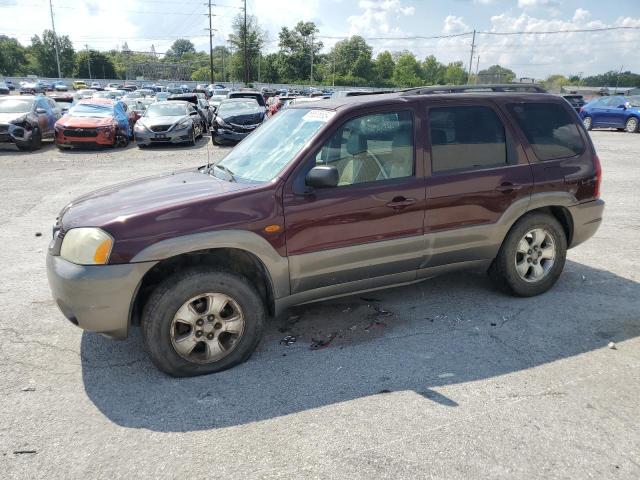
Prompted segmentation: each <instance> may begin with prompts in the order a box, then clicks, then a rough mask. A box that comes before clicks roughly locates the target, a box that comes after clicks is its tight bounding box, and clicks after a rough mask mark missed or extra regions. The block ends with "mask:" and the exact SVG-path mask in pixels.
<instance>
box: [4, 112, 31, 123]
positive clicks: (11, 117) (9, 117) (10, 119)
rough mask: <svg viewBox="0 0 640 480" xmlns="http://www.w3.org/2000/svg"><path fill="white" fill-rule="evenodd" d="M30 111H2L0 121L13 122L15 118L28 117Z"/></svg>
mask: <svg viewBox="0 0 640 480" xmlns="http://www.w3.org/2000/svg"><path fill="white" fill-rule="evenodd" d="M28 115H29V114H28V113H0V123H11V122H13V121H14V120H18V119H22V118H26V117H27V116H28Z"/></svg>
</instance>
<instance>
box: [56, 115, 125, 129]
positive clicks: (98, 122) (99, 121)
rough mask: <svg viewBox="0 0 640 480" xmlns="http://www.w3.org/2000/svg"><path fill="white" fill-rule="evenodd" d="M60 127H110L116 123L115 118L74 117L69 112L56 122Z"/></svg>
mask: <svg viewBox="0 0 640 480" xmlns="http://www.w3.org/2000/svg"><path fill="white" fill-rule="evenodd" d="M56 124H57V126H59V127H74V128H95V127H108V126H111V125H115V124H116V121H115V119H114V118H111V117H106V118H98V117H74V116H73V115H72V114H69V113H68V114H67V115H65V116H64V117H62V118H61V119H60V120H58V121H57V122H56Z"/></svg>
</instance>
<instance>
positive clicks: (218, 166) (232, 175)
mask: <svg viewBox="0 0 640 480" xmlns="http://www.w3.org/2000/svg"><path fill="white" fill-rule="evenodd" d="M213 168H219V169H220V170H222V171H223V172H225V173H226V174H227V175H229V177H230V178H231V181H232V182H237V180H236V177H235V176H234V173H233V172H232V171H231V170H229V169H228V168H227V167H225V166H224V165H218V164H216V165H214V166H213Z"/></svg>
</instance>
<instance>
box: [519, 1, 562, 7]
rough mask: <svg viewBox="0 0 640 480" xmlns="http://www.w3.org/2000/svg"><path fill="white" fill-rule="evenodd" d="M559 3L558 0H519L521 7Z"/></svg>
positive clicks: (551, 5) (550, 5)
mask: <svg viewBox="0 0 640 480" xmlns="http://www.w3.org/2000/svg"><path fill="white" fill-rule="evenodd" d="M559 4H560V2H559V1H558V0H518V7H520V8H536V7H556V6H558V5H559Z"/></svg>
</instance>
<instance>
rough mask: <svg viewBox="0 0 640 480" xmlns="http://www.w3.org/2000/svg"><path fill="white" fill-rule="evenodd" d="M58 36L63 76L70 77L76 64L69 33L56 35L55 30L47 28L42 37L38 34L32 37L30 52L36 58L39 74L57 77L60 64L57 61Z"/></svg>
mask: <svg viewBox="0 0 640 480" xmlns="http://www.w3.org/2000/svg"><path fill="white" fill-rule="evenodd" d="M56 38H57V40H58V53H59V58H60V72H61V73H62V76H63V77H70V76H71V75H72V74H73V70H74V66H75V50H74V49H73V43H71V40H70V39H69V37H68V36H67V35H62V36H60V35H57V36H56V35H54V33H53V31H51V30H45V31H44V32H43V33H42V38H40V37H39V36H38V35H34V36H33V37H31V47H30V48H29V50H30V52H31V53H32V55H33V58H34V59H35V62H36V65H37V68H38V72H37V74H38V75H42V76H43V77H57V76H58V66H57V63H56V49H55V44H56Z"/></svg>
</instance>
